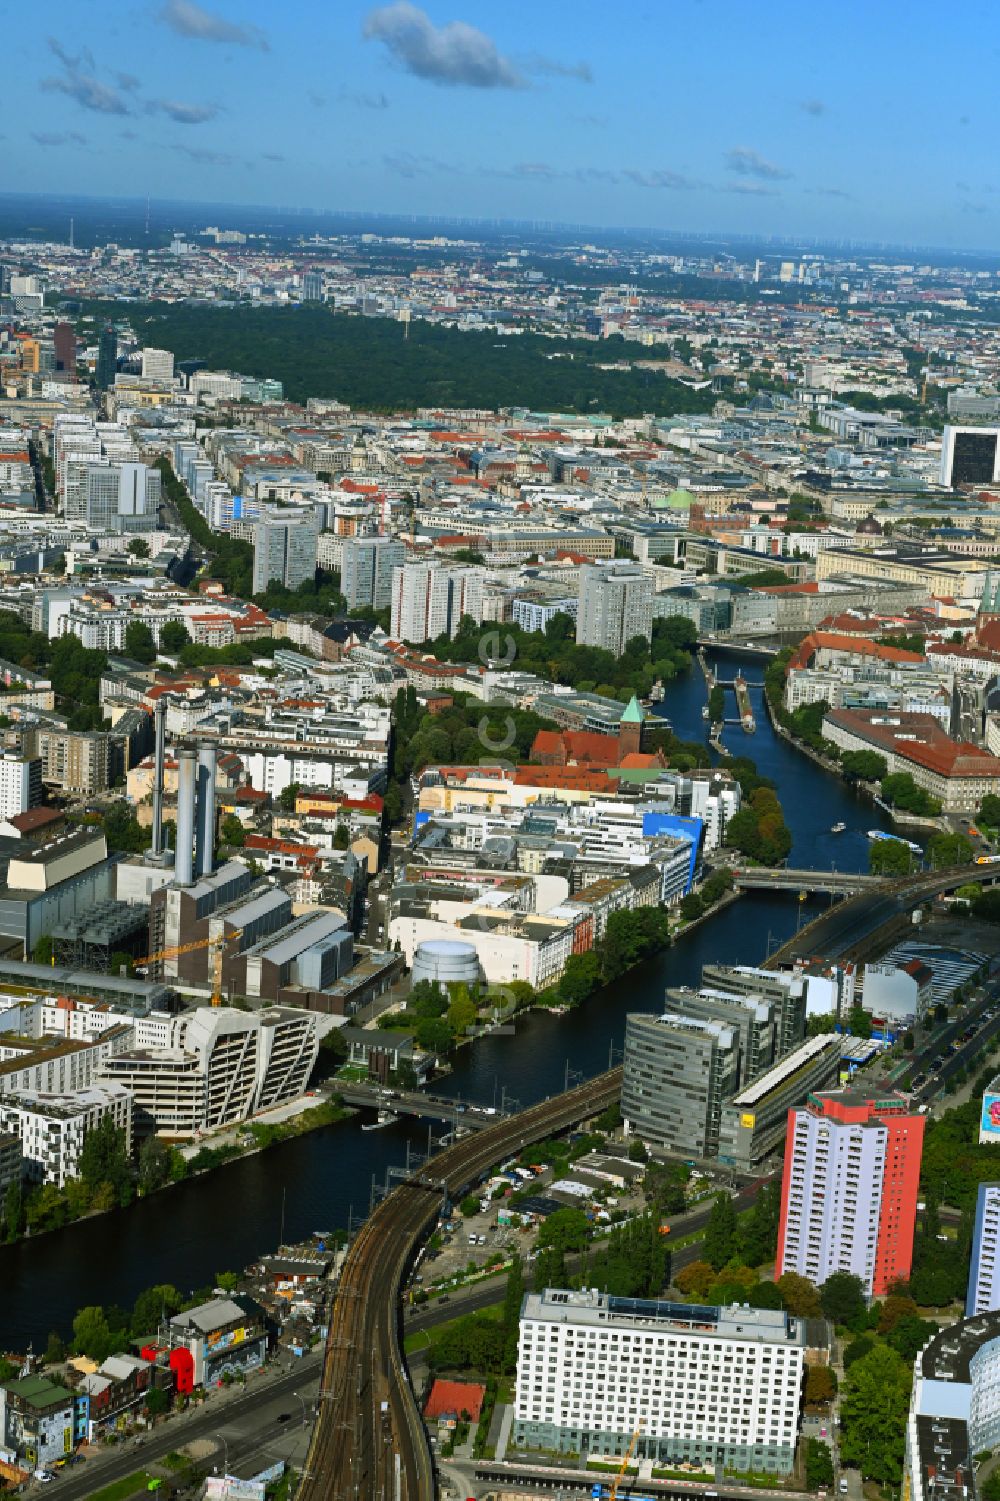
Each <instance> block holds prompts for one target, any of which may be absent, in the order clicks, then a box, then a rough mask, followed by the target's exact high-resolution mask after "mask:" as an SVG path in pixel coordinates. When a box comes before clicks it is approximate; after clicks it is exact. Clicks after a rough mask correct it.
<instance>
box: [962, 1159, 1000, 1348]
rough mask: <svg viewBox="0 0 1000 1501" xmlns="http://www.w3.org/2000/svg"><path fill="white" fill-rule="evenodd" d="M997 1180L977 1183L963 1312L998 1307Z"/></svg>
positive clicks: (999, 1224)
mask: <svg viewBox="0 0 1000 1501" xmlns="http://www.w3.org/2000/svg"><path fill="white" fill-rule="evenodd" d="M998 1252H1000V1183H980V1185H979V1192H978V1194H977V1195H976V1220H975V1224H974V1226H973V1230H972V1262H971V1265H970V1267H969V1289H968V1292H967V1294H966V1298H965V1316H966V1318H967V1319H971V1318H972V1317H973V1315H974V1314H977V1313H992V1312H993V1311H994V1310H995V1309H1000V1255H998Z"/></svg>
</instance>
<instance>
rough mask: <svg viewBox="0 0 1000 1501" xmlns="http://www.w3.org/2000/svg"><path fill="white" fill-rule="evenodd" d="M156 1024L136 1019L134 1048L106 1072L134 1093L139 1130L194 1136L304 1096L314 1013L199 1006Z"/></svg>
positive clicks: (312, 1059) (111, 1063) (313, 1056)
mask: <svg viewBox="0 0 1000 1501" xmlns="http://www.w3.org/2000/svg"><path fill="white" fill-rule="evenodd" d="M155 1026H156V1027H159V1028H161V1031H160V1032H155V1031H154V1024H153V1023H152V1022H151V1023H144V1022H142V1021H140V1022H138V1023H137V1026H136V1040H137V1043H138V1044H139V1045H138V1046H136V1047H134V1048H130V1049H128V1050H127V1051H125V1052H122V1053H120V1054H116V1055H115V1056H114V1057H112V1058H109V1059H108V1060H107V1061H106V1063H105V1065H104V1069H103V1077H104V1078H105V1079H107V1080H113V1081H115V1082H117V1083H119V1084H123V1085H125V1087H126V1088H127V1089H129V1090H130V1091H131V1093H132V1095H133V1098H134V1100H135V1113H136V1130H137V1132H138V1133H139V1134H140V1135H150V1134H154V1133H155V1134H158V1135H161V1136H168V1137H169V1136H177V1137H191V1136H195V1135H196V1134H197V1133H198V1132H201V1131H214V1130H218V1129H219V1128H220V1127H222V1126H229V1125H233V1124H235V1123H236V1122H238V1121H242V1120H246V1119H248V1117H250V1116H252V1115H255V1114H257V1112H258V1111H261V1110H268V1109H270V1108H271V1107H272V1106H274V1105H280V1104H282V1103H283V1102H284V1101H286V1100H292V1099H295V1098H296V1097H297V1096H299V1095H301V1094H303V1093H304V1092H305V1089H306V1085H307V1084H308V1082H309V1076H310V1074H311V1073H312V1069H313V1065H314V1064H315V1062H316V1055H317V1050H318V1042H317V1034H316V1018H315V1016H313V1015H311V1014H310V1013H308V1012H305V1011H293V1010H290V1009H286V1008H284V1007H280V1006H275V1007H271V1008H269V1009H268V1010H265V1011H257V1012H245V1011H237V1010H235V1009H234V1008H232V1007H229V1006H217V1007H210V1006H199V1007H198V1009H197V1010H196V1011H193V1012H190V1013H188V1014H186V1015H184V1016H179V1017H174V1018H171V1019H170V1021H169V1023H167V1024H166V1030H165V1031H163V1030H162V1024H161V1023H160V1022H158V1021H157V1022H156V1023H155ZM147 1032H148V1033H149V1036H150V1038H151V1039H153V1041H152V1042H151V1045H148V1046H144V1045H143V1043H144V1040H145V1035H146V1033H147Z"/></svg>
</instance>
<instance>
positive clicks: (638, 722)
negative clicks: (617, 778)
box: [618, 693, 646, 766]
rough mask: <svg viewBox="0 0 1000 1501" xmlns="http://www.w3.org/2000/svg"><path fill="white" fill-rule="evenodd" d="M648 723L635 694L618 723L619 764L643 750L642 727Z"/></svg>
mask: <svg viewBox="0 0 1000 1501" xmlns="http://www.w3.org/2000/svg"><path fill="white" fill-rule="evenodd" d="M645 723H646V715H645V713H644V712H643V707H642V705H641V704H640V702H639V700H638V699H637V698H636V696H635V694H634V693H633V695H632V697H631V698H630V699H629V701H628V703H627V705H626V706H625V712H624V714H623V715H622V717H621V719H620V720H619V722H618V764H619V766H620V765H621V763H622V760H623V759H624V757H625V756H631V755H633V754H635V753H636V752H637V751H641V750H642V727H643V725H644V724H645Z"/></svg>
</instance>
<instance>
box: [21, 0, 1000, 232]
mask: <svg viewBox="0 0 1000 1501" xmlns="http://www.w3.org/2000/svg"><path fill="white" fill-rule="evenodd" d="M0 12H2V15H3V21H2V24H3V30H4V49H3V50H4V58H5V62H6V67H5V70H4V106H5V107H4V112H3V120H2V122H0V167H2V169H3V170H2V171H0V188H2V189H4V190H6V191H24V192H44V191H53V192H72V191H77V192H84V193H93V194H95V195H102V194H116V195H118V194H127V195H130V196H136V197H141V196H143V195H144V194H145V193H147V192H148V193H150V194H151V195H152V197H153V198H154V199H156V198H159V197H163V198H168V197H169V198H193V199H204V200H207V201H231V202H234V203H270V204H275V205H279V206H289V207H290V206H303V207H311V208H322V209H344V210H350V211H358V210H360V211H365V210H372V211H385V212H402V213H421V214H447V215H469V216H475V217H496V218H518V219H536V220H553V221H564V222H570V223H586V224H594V225H608V226H616V225H625V226H628V225H631V226H649V227H652V228H663V229H668V230H669V229H675V230H692V231H713V230H718V231H723V232H724V231H727V230H729V231H739V232H752V233H766V234H770V233H774V234H779V235H814V236H819V237H822V238H828V239H829V238H832V239H855V238H860V239H865V240H884V241H887V242H892V243H897V244H911V243H912V244H926V245H935V246H960V247H969V248H982V249H991V248H998V249H1000V161H998V160H997V151H996V136H997V133H998V127H997V125H996V123H995V110H994V108H993V103H992V100H993V95H994V92H995V77H996V73H997V66H998V58H1000V9H997V8H995V7H994V6H991V5H987V4H978V5H977V4H971V5H967V6H966V7H963V9H962V12H961V21H960V23H959V22H957V21H955V19H954V18H952V19H949V18H948V13H947V12H946V11H945V10H942V7H941V5H940V3H939V0H935V3H934V4H933V5H932V4H930V3H925V0H913V3H910V4H908V5H907V6H906V7H905V8H904V7H903V6H902V5H901V4H898V3H895V4H894V3H881V4H879V3H874V4H873V3H872V0H846V3H842V4H840V5H839V6H836V7H816V6H813V7H810V6H808V5H806V4H803V3H802V0H762V3H761V0H759V3H757V4H755V5H754V4H747V3H746V0H738V3H734V0H715V3H710V0H618V3H617V4H609V3H608V0H505V3H504V4H503V5H497V4H495V3H493V4H485V3H482V0H426V3H425V4H423V5H417V4H415V3H411V0H388V3H385V4H374V5H373V4H370V3H357V0H283V3H282V4H281V5H276V4H275V3H274V0H206V3H205V4H200V3H197V0H44V3H43V4H42V5H41V6H38V5H35V6H25V5H18V6H15V5H13V4H11V3H8V4H7V5H5V6H2V7H0Z"/></svg>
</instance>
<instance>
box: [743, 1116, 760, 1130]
mask: <svg viewBox="0 0 1000 1501" xmlns="http://www.w3.org/2000/svg"><path fill="white" fill-rule="evenodd" d="M756 1124H757V1117H756V1116H755V1115H741V1116H740V1125H741V1126H745V1127H746V1129H747V1130H748V1131H752V1130H753V1128H754V1126H756Z"/></svg>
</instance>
